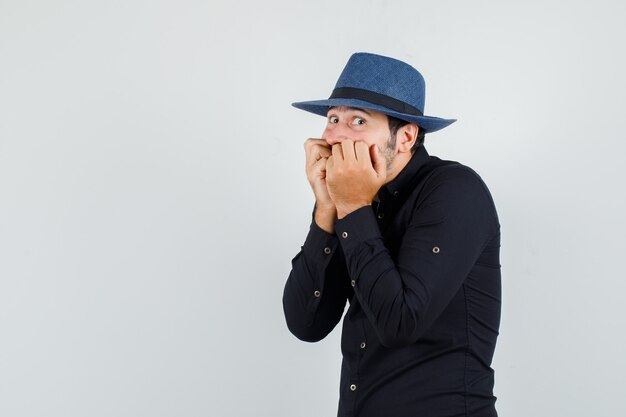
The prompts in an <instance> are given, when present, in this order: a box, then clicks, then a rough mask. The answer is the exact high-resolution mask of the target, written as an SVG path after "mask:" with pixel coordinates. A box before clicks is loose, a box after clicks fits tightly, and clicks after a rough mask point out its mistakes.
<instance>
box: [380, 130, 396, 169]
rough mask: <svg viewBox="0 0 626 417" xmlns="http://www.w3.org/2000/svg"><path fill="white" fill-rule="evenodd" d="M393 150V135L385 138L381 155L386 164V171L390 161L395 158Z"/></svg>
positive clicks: (394, 144) (389, 166)
mask: <svg viewBox="0 0 626 417" xmlns="http://www.w3.org/2000/svg"><path fill="white" fill-rule="evenodd" d="M395 150H396V138H395V136H389V139H387V143H385V149H383V150H382V151H383V156H384V157H385V162H386V164H387V172H389V171H390V170H391V163H392V162H393V159H394V158H395V155H394V154H395Z"/></svg>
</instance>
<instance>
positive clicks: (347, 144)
mask: <svg viewBox="0 0 626 417" xmlns="http://www.w3.org/2000/svg"><path fill="white" fill-rule="evenodd" d="M341 150H342V152H343V160H344V161H349V162H356V154H355V153H354V141H352V140H350V139H346V140H344V141H342V142H341Z"/></svg>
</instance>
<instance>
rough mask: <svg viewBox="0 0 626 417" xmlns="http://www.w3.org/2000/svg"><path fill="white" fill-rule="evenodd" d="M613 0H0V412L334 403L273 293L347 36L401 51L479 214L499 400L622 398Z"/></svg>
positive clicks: (594, 411) (288, 408)
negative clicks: (491, 273)
mask: <svg viewBox="0 0 626 417" xmlns="http://www.w3.org/2000/svg"><path fill="white" fill-rule="evenodd" d="M624 4H625V3H624V2H621V1H617V0H616V1H594V2H590V1H558V2H554V1H541V2H529V1H524V2H522V1H515V2H503V1H492V2H485V1H471V2H462V1H456V2H453V1H438V2H434V1H430V2H419V1H415V0H411V1H393V2H392V1H371V0H369V1H367V0H359V1H346V0H343V1H315V2H296V1H286V0H285V1H277V0H273V1H272V0H270V1H263V2H261V1H251V0H250V1H240V2H220V3H218V2H213V1H180V0H179V1H173V0H163V1H139V0H124V1H100V2H85V1H82V2H79V1H61V0H57V1H52V2H47V1H24V0H21V1H17V0H16V1H8V0H0V415H2V416H64V417H67V416H107V417H108V416H151V417H156V416H220V417H221V416H237V417H239V416H272V417H277V416H302V417H306V416H311V417H312V416H333V415H336V410H337V400H338V394H339V372H340V370H339V366H340V361H341V353H340V347H339V339H340V327H337V328H336V329H335V330H334V331H333V332H332V333H331V334H330V335H329V336H328V337H327V338H326V339H325V340H323V341H321V342H319V343H316V344H309V343H305V342H301V341H299V340H297V339H296V338H295V337H294V336H292V335H291V334H290V333H289V332H288V330H287V327H286V325H285V322H284V316H283V311H282V304H281V298H282V291H283V286H284V283H285V280H286V278H287V275H288V273H289V270H290V267H291V264H290V261H291V259H292V258H293V256H295V254H296V253H297V252H298V250H299V249H300V246H301V245H302V243H303V242H304V238H305V236H306V233H307V231H308V225H309V222H310V219H311V209H312V204H313V196H312V193H311V191H310V189H309V186H308V183H307V182H306V178H305V175H304V150H303V146H302V144H303V141H304V140H305V139H306V138H307V137H319V135H320V134H321V132H322V130H323V126H324V119H323V118H321V117H319V116H315V115H312V114H309V113H306V112H302V111H300V110H297V109H295V108H293V107H291V106H290V103H291V102H293V101H301V100H310V99H321V98H326V97H327V96H328V95H329V94H330V92H331V90H332V88H333V86H334V83H335V81H336V80H337V77H338V76H339V73H340V72H341V70H342V69H343V66H344V65H345V63H346V61H347V60H348V58H349V56H350V55H351V54H352V53H353V52H356V51H366V52H373V53H379V54H383V55H388V56H393V57H395V58H399V59H402V60H405V61H407V62H409V63H411V64H412V65H413V66H415V67H416V68H418V69H419V70H420V71H421V72H422V74H423V75H424V77H425V78H426V85H427V96H426V109H425V112H426V114H427V115H434V116H440V117H446V118H458V122H456V123H455V124H453V125H452V126H450V127H448V128H446V129H444V130H442V131H440V132H437V133H433V134H432V135H427V136H426V148H427V149H428V151H429V153H430V154H432V155H436V156H439V157H440V158H442V159H452V160H457V161H459V162H462V163H464V164H466V165H468V166H470V167H472V168H473V169H475V170H476V171H477V172H478V173H479V174H480V175H481V176H482V178H483V180H484V181H485V182H486V183H487V185H488V186H489V188H490V190H491V193H492V195H493V197H494V200H495V202H496V206H497V209H498V212H499V216H500V222H501V225H502V251H501V263H502V285H503V300H502V301H503V304H502V322H501V327H500V337H499V339H498V345H497V347H496V354H495V357H494V362H493V364H492V366H493V368H494V369H495V371H496V373H495V375H496V386H495V388H494V394H495V395H496V397H498V400H497V403H496V406H497V409H498V411H499V413H500V415H502V416H508V417H515V416H519V417H526V416H529V415H530V416H555V415H563V416H570V417H573V416H581V417H582V416H585V417H587V416H617V415H626V403H625V402H624V394H625V390H624V379H623V375H624V374H625V373H626V359H625V356H626V355H624V352H625V351H626V346H625V345H626V343H625V341H626V338H625V336H624V328H625V327H626V326H625V324H626V323H625V322H624V317H625V316H626V309H625V307H624V290H626V285H625V284H624V278H625V273H624V270H623V266H622V265H623V261H624V249H625V245H624V240H623V237H624V235H625V232H626V230H625V223H624V220H623V216H624V213H625V212H626V198H625V193H624V179H625V175H624V169H623V162H622V161H623V153H624V151H625V150H626V146H625V145H624V139H625V138H624V133H623V129H624V124H623V120H624V115H623V113H624V110H625V108H626V106H625V105H626V99H625V92H626V91H625V90H626V89H625V88H624V87H625V83H626V82H625V81H624V73H625V72H626V62H625V58H624V52H623V50H624V39H625V37H626V29H625V26H624V21H626V6H624Z"/></svg>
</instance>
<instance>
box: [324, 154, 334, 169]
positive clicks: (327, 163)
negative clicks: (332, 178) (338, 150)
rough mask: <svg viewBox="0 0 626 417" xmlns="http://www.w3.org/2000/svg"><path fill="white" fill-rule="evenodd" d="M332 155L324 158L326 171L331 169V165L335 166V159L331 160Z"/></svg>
mask: <svg viewBox="0 0 626 417" xmlns="http://www.w3.org/2000/svg"><path fill="white" fill-rule="evenodd" d="M333 158H334V156H332V155H331V156H329V157H328V158H326V172H328V171H330V170H331V169H333V166H335V161H334V160H333Z"/></svg>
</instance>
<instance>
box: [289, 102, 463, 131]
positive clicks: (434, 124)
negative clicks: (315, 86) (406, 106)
mask: <svg viewBox="0 0 626 417" xmlns="http://www.w3.org/2000/svg"><path fill="white" fill-rule="evenodd" d="M291 105H292V106H294V107H295V108H298V109H300V110H304V111H308V112H311V113H314V114H317V115H320V116H324V117H326V114H327V113H328V108H329V107H332V106H347V107H357V108H361V109H367V110H374V111H377V112H380V113H383V114H386V115H387V116H392V117H395V118H398V119H400V120H405V121H407V122H410V123H415V124H416V125H418V126H419V127H421V128H423V129H424V131H425V132H426V133H429V132H435V131H437V130H440V129H443V128H444V127H446V126H449V125H451V124H452V123H454V122H456V119H442V118H440V117H433V116H415V115H412V114H406V113H399V112H396V111H394V110H391V109H389V108H387V107H384V106H380V105H377V104H372V103H369V102H367V101H364V100H359V99H354V98H329V99H326V100H313V101H299V102H296V103H291Z"/></svg>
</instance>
